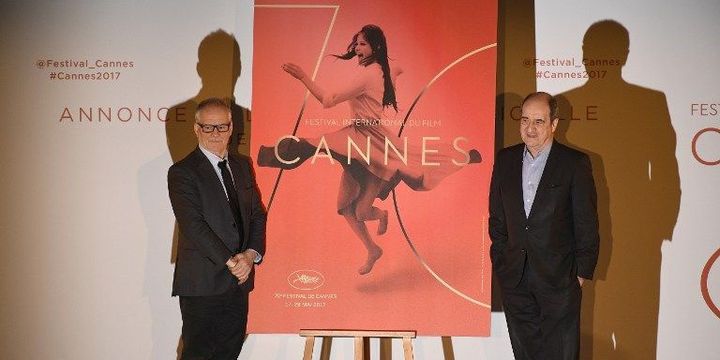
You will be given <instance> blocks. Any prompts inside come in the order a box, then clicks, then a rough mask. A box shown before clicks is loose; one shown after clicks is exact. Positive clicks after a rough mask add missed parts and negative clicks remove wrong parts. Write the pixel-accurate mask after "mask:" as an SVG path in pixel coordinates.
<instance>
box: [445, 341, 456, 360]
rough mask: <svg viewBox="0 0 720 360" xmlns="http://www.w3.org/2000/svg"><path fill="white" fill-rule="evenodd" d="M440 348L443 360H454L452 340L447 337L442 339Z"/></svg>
mask: <svg viewBox="0 0 720 360" xmlns="http://www.w3.org/2000/svg"><path fill="white" fill-rule="evenodd" d="M442 348H443V355H444V358H443V359H445V360H455V350H454V349H453V343H452V338H451V337H449V336H443V337H442Z"/></svg>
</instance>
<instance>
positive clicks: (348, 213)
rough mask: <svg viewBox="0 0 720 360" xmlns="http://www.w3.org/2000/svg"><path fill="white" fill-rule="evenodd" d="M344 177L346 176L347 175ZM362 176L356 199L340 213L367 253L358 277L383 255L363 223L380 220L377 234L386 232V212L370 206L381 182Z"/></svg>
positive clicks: (374, 177)
mask: <svg viewBox="0 0 720 360" xmlns="http://www.w3.org/2000/svg"><path fill="white" fill-rule="evenodd" d="M344 175H345V176H347V175H348V174H344ZM364 175H366V176H364V177H363V181H362V183H363V185H360V191H359V193H358V194H357V198H356V199H355V200H354V201H353V202H352V203H351V204H350V206H347V207H346V208H345V209H343V210H342V211H341V214H342V215H343V217H345V220H346V221H347V223H348V225H350V228H351V229H352V230H353V232H354V233H355V235H357V237H358V238H360V240H361V241H362V243H363V245H365V248H366V249H367V252H368V255H367V260H366V261H365V264H363V265H362V266H361V267H360V268H359V269H358V272H359V273H360V275H365V274H367V273H369V272H370V271H371V270H372V268H373V266H374V265H375V262H376V261H377V260H378V259H379V258H380V257H381V256H382V254H383V251H382V248H381V247H380V246H378V245H377V244H376V243H375V242H374V241H373V239H372V236H371V235H370V232H369V231H368V228H367V226H366V225H365V221H368V220H380V222H381V224H380V226H378V233H379V234H382V233H384V232H385V230H387V211H383V210H380V209H378V208H377V207H374V206H372V203H373V201H374V200H375V198H376V197H377V194H378V193H379V192H380V189H381V188H382V184H383V183H382V181H383V180H381V179H379V178H377V177H376V176H374V175H372V174H370V173H367V174H364ZM343 180H345V179H343ZM383 223H384V225H383ZM382 227H384V229H381V228H382ZM380 230H382V232H381V231H380Z"/></svg>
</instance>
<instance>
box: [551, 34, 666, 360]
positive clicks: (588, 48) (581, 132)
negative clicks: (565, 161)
mask: <svg viewBox="0 0 720 360" xmlns="http://www.w3.org/2000/svg"><path fill="white" fill-rule="evenodd" d="M629 39H630V37H629V33H628V30H627V29H626V28H625V27H624V26H623V25H622V24H620V23H618V22H616V21H613V20H603V21H600V22H596V23H594V24H592V25H591V26H590V27H589V28H588V30H587V31H586V33H585V36H584V39H583V47H582V49H583V64H584V65H585V69H586V72H587V75H588V80H587V82H586V83H585V84H583V85H582V86H580V87H578V88H575V89H572V90H569V91H567V92H564V93H562V94H560V95H558V96H557V98H558V103H559V107H560V118H561V121H560V125H559V126H558V131H557V137H558V138H559V139H560V140H561V141H562V142H564V143H567V144H570V145H573V146H576V147H577V148H580V149H582V150H583V151H585V152H586V153H588V154H589V155H590V157H591V161H592V164H593V171H594V177H595V182H596V186H597V191H598V215H599V221H600V236H601V243H600V257H599V260H598V266H597V270H596V276H595V279H596V281H594V282H592V283H590V286H588V287H586V288H585V289H584V290H583V293H584V294H583V297H584V299H583V308H582V321H581V331H582V340H581V341H582V344H581V352H582V353H581V358H582V359H602V360H606V359H633V360H637V359H655V353H656V345H657V330H658V311H659V303H660V266H661V245H662V242H663V241H664V240H668V241H669V240H671V238H672V233H673V229H674V227H675V223H676V221H677V215H678V211H679V206H680V180H679V174H678V165H677V159H676V158H675V146H676V137H675V131H674V129H673V127H672V124H671V122H670V114H669V112H668V107H667V102H666V100H665V95H664V94H663V93H662V92H660V91H656V90H652V89H648V88H644V87H641V86H638V85H635V84H631V83H629V82H627V81H625V80H624V79H623V77H622V69H623V66H624V65H625V63H626V61H627V59H628V55H629V49H630V47H629V45H630V40H629Z"/></svg>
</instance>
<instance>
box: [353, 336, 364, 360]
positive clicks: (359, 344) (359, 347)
mask: <svg viewBox="0 0 720 360" xmlns="http://www.w3.org/2000/svg"><path fill="white" fill-rule="evenodd" d="M364 350H365V346H364V341H363V337H362V336H356V337H355V360H363V356H364V355H363V352H364Z"/></svg>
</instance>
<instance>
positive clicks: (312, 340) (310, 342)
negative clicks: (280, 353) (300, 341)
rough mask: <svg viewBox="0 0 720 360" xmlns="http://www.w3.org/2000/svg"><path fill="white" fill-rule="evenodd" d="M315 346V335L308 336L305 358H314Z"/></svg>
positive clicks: (307, 359)
mask: <svg viewBox="0 0 720 360" xmlns="http://www.w3.org/2000/svg"><path fill="white" fill-rule="evenodd" d="M314 348H315V337H314V336H308V337H307V338H306V339H305V354H304V355H303V360H312V354H313V349H314Z"/></svg>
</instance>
